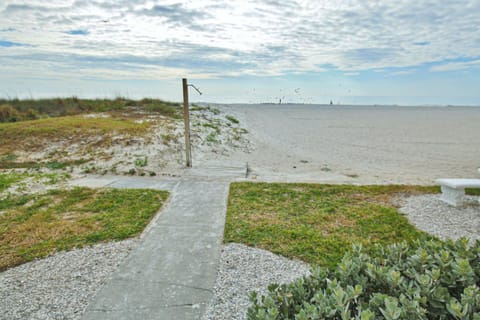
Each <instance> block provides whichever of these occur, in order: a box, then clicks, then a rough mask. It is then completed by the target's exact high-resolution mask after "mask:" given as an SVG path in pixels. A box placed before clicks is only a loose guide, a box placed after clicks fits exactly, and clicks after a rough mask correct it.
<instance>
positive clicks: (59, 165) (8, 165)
mask: <svg viewBox="0 0 480 320" xmlns="http://www.w3.org/2000/svg"><path fill="white" fill-rule="evenodd" d="M90 160H91V159H77V160H71V161H61V162H58V161H50V162H45V161H43V162H34V161H29V162H15V161H3V160H0V169H18V168H24V169H40V168H43V167H44V168H48V169H51V170H63V169H66V168H67V167H69V166H76V165H81V164H84V163H86V162H89V161H90Z"/></svg>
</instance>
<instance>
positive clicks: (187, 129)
mask: <svg viewBox="0 0 480 320" xmlns="http://www.w3.org/2000/svg"><path fill="white" fill-rule="evenodd" d="M182 84H183V121H184V124H185V155H186V165H187V168H191V167H192V146H191V144H190V115H189V108H188V85H187V79H185V78H183V79H182Z"/></svg>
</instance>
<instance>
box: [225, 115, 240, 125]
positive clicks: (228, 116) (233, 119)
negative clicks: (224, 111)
mask: <svg viewBox="0 0 480 320" xmlns="http://www.w3.org/2000/svg"><path fill="white" fill-rule="evenodd" d="M225 118H226V119H227V120H228V121H230V122H231V123H234V124H238V123H240V121H238V119H237V118H235V117H234V116H231V115H226V116H225Z"/></svg>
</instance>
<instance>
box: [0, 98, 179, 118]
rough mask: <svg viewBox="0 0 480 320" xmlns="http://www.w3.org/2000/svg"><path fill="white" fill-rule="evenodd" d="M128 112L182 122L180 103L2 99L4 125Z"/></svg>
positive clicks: (146, 100) (124, 99) (1, 109)
mask: <svg viewBox="0 0 480 320" xmlns="http://www.w3.org/2000/svg"><path fill="white" fill-rule="evenodd" d="M127 108H137V109H142V110H146V111H150V112H156V113H160V114H162V115H164V116H167V117H174V118H179V117H180V114H181V108H180V104H179V103H175V102H169V101H163V100H160V99H149V98H145V99H142V100H132V99H127V98H122V97H119V98H116V99H79V98H77V97H70V98H50V99H22V100H21V99H0V122H17V121H23V120H32V119H38V118H42V117H58V116H67V115H78V114H84V113H91V112H107V111H119V110H125V109H127Z"/></svg>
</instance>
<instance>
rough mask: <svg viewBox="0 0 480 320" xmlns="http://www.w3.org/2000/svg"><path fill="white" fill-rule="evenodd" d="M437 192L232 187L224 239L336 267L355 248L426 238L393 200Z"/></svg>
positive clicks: (297, 186)
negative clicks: (399, 197) (357, 244)
mask: <svg viewBox="0 0 480 320" xmlns="http://www.w3.org/2000/svg"><path fill="white" fill-rule="evenodd" d="M437 192H439V188H438V187H420V186H395V185H389V186H353V185H321V184H284V183H249V182H241V183H233V184H231V186H230V196H229V200H228V210H227V219H226V225H225V237H224V239H225V242H227V243H228V242H237V243H243V244H246V245H249V246H253V247H258V248H262V249H266V250H269V251H271V252H274V253H276V254H280V255H283V256H285V257H288V258H296V259H301V260H303V261H306V262H308V263H312V264H318V265H320V266H324V267H330V268H334V267H335V265H336V264H337V263H339V262H340V261H341V259H342V257H343V256H344V254H345V253H346V252H347V251H348V250H349V249H350V248H351V246H352V244H353V243H359V244H361V245H362V246H363V247H364V249H365V250H367V251H368V250H369V249H370V248H372V247H373V246H374V245H376V244H391V243H396V242H401V241H407V242H412V241H415V240H417V239H430V238H431V237H430V236H429V235H427V234H426V233H424V232H422V231H420V230H418V229H416V228H415V227H414V226H412V225H411V224H410V223H409V222H408V220H407V218H406V217H405V216H404V215H402V214H401V213H400V212H399V211H398V208H397V206H396V205H395V204H394V199H395V198H396V197H397V196H399V195H402V196H404V195H415V194H423V193H437Z"/></svg>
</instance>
